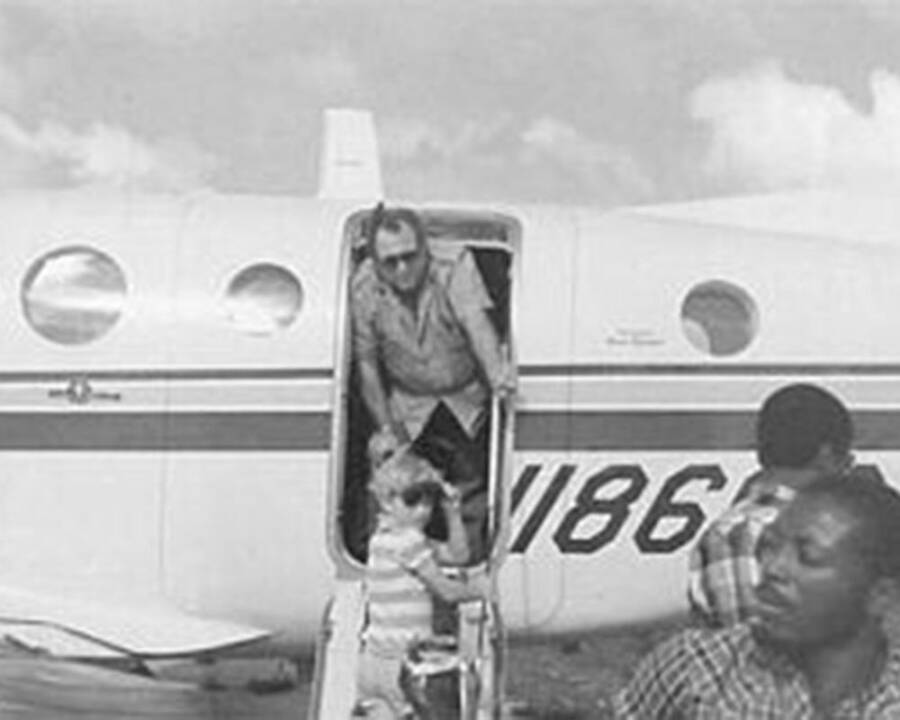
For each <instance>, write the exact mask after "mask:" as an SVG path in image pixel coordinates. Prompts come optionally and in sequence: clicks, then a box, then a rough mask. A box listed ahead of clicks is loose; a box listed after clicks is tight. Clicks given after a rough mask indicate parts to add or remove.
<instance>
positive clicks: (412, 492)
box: [400, 482, 444, 507]
mask: <svg viewBox="0 0 900 720" xmlns="http://www.w3.org/2000/svg"><path fill="white" fill-rule="evenodd" d="M443 494H444V491H443V490H442V489H441V486H440V485H438V484H437V483H433V482H427V483H417V484H415V485H410V486H409V487H408V488H405V489H403V490H402V491H401V492H400V497H401V499H402V500H403V504H404V505H406V506H407V507H415V506H416V505H421V504H422V503H423V502H424V501H428V502H429V503H431V504H432V505H434V504H436V503H437V501H438V500H440V498H441V496H442V495H443Z"/></svg>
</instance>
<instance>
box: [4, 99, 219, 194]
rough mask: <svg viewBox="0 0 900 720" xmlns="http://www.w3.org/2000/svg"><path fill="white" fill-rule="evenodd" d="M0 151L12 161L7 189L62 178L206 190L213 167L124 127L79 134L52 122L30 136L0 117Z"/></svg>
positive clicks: (199, 155) (201, 156) (203, 156)
mask: <svg viewBox="0 0 900 720" xmlns="http://www.w3.org/2000/svg"><path fill="white" fill-rule="evenodd" d="M0 149H2V151H3V154H4V155H5V156H8V157H10V158H12V159H13V161H14V164H15V165H16V167H17V172H16V174H15V175H14V176H11V175H9V174H8V173H7V174H5V176H4V178H3V180H4V184H5V185H7V186H10V185H14V184H16V177H18V178H19V179H20V181H21V182H22V183H23V184H26V183H28V182H33V180H34V178H36V177H39V176H42V175H48V174H49V175H52V176H54V177H59V176H60V175H61V176H62V182H63V183H64V184H67V185H107V186H114V187H128V188H134V189H143V190H157V191H184V190H189V189H193V188H197V187H201V186H203V185H205V184H206V183H207V181H208V179H209V176H210V174H211V172H212V170H213V168H214V165H215V163H214V161H213V159H212V157H210V156H209V155H208V154H207V153H204V152H203V151H201V150H199V149H197V148H195V147H193V146H191V145H188V144H185V143H181V142H178V141H167V142H161V143H157V144H155V145H153V144H150V143H148V142H146V141H144V140H141V139H139V138H136V137H134V136H133V135H131V134H130V133H129V132H128V131H126V130H124V129H123V128H120V127H116V126H112V125H105V124H101V123H95V124H94V125H92V126H91V127H90V128H88V129H87V130H85V131H83V132H80V133H79V132H76V131H74V130H72V129H71V128H69V127H67V126H65V125H63V124H60V123H55V122H43V123H41V124H40V125H39V126H38V128H37V129H36V130H34V131H29V130H27V129H25V128H23V127H22V126H21V125H20V124H19V122H18V121H17V120H16V119H15V118H14V117H12V116H11V115H9V114H6V113H0Z"/></svg>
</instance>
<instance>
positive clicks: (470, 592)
mask: <svg viewBox="0 0 900 720" xmlns="http://www.w3.org/2000/svg"><path fill="white" fill-rule="evenodd" d="M414 572H415V574H416V577H418V578H419V579H420V580H421V581H422V582H423V583H424V584H425V587H427V588H428V590H429V591H430V592H431V593H432V594H433V595H436V596H437V597H439V598H441V600H443V601H445V602H450V603H458V602H462V601H464V600H478V599H481V598H484V597H486V596H487V594H488V588H487V578H486V576H485V575H483V574H480V573H479V574H478V575H476V576H473V577H469V578H467V579H466V580H456V579H454V578H449V577H447V576H446V575H445V574H444V572H443V571H442V570H441V568H440V566H439V565H438V564H437V563H436V562H435V560H434V558H433V557H430V558H428V559H427V560H424V561H423V562H421V563H420V564H419V565H418V566H417V567H416V568H415V570H414Z"/></svg>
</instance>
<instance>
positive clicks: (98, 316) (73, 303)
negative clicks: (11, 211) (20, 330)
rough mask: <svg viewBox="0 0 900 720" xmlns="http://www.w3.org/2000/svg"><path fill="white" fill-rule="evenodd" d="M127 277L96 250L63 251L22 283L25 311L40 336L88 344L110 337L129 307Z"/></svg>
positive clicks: (41, 262)
mask: <svg viewBox="0 0 900 720" xmlns="http://www.w3.org/2000/svg"><path fill="white" fill-rule="evenodd" d="M125 294H126V283H125V275H124V274H123V272H122V270H121V268H119V266H118V265H117V264H116V262H115V261H114V260H113V259H112V258H111V257H109V256H108V255H106V254H105V253H102V252H100V251H99V250H95V249H94V248H91V247H85V246H73V247H66V248H60V249H58V250H54V251H52V252H49V253H47V254H46V255H43V256H42V257H40V258H38V259H37V260H36V261H35V262H34V263H33V264H32V265H31V267H30V268H29V269H28V272H27V273H26V274H25V278H24V279H23V281H22V293H21V297H22V311H23V313H24V314H25V318H26V319H27V320H28V324H29V325H31V327H32V328H34V330H35V331H37V332H38V333H39V334H40V335H42V336H43V337H45V338H47V339H48V340H51V341H53V342H56V343H60V344H62V345H82V344H84V343H88V342H91V341H92V340H96V339H97V338H99V337H102V336H103V335H105V334H106V333H107V332H109V330H110V329H111V328H112V326H113V325H115V324H116V321H117V320H118V319H119V316H120V315H121V314H122V308H123V307H124V304H125Z"/></svg>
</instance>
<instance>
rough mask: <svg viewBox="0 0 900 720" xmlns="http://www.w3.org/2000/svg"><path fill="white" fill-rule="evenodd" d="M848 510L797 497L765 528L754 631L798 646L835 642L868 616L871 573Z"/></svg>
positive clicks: (826, 500) (824, 501) (822, 500)
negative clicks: (860, 548) (867, 603)
mask: <svg viewBox="0 0 900 720" xmlns="http://www.w3.org/2000/svg"><path fill="white" fill-rule="evenodd" d="M858 525H859V521H858V520H857V518H856V517H854V515H853V514H852V513H850V512H848V511H846V510H845V509H843V508H842V507H840V505H839V504H838V503H837V502H836V501H835V500H833V499H831V498H828V497H823V496H815V495H811V496H804V495H802V494H801V495H799V496H798V497H797V499H796V500H795V501H794V502H793V503H791V504H790V505H789V506H788V507H787V508H786V509H785V510H784V511H783V512H782V513H781V514H780V515H779V517H778V518H777V519H776V520H775V522H774V523H773V524H772V525H770V526H769V527H768V528H767V529H766V530H765V532H764V533H763V536H762V538H761V539H760V544H759V549H758V557H759V561H760V566H761V571H762V573H761V581H760V584H759V586H758V587H757V588H756V596H757V600H758V606H757V610H758V612H757V618H758V620H757V627H756V629H757V632H758V634H759V635H761V636H762V637H763V638H767V639H769V640H772V641H775V642H777V643H780V644H785V645H789V646H794V647H796V648H798V649H799V648H802V647H810V646H813V645H819V644H827V643H829V642H832V641H839V640H840V639H842V638H846V637H849V636H851V635H852V634H853V633H854V632H856V631H857V630H858V629H859V628H860V627H861V626H862V624H863V623H864V622H865V620H866V618H867V617H868V615H867V613H868V610H867V607H866V602H867V599H868V596H869V590H870V588H871V586H872V583H873V577H872V571H871V570H870V568H869V565H868V563H867V562H866V561H865V559H864V558H863V556H862V554H861V553H860V552H859V545H860V538H859V535H860V534H861V530H860V528H859V526H858Z"/></svg>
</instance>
